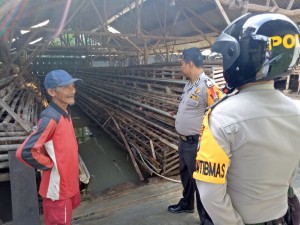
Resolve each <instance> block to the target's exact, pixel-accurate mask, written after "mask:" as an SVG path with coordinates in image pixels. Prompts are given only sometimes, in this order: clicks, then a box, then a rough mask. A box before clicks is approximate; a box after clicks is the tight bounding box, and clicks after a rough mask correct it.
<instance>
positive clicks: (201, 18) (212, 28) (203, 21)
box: [185, 6, 221, 33]
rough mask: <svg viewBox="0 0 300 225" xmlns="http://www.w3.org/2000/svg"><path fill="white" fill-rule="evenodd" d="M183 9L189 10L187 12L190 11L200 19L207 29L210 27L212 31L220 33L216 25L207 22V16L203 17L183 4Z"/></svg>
mask: <svg viewBox="0 0 300 225" xmlns="http://www.w3.org/2000/svg"><path fill="white" fill-rule="evenodd" d="M185 9H186V10H188V11H189V13H191V14H192V15H193V16H195V17H197V18H198V19H199V20H201V22H202V23H203V24H205V25H206V26H207V27H208V28H209V29H211V30H212V31H214V32H218V33H221V31H220V30H219V29H217V28H216V27H214V26H213V25H211V24H210V23H209V22H208V19H207V18H204V17H203V16H201V15H199V14H197V13H196V12H195V11H194V10H192V9H191V8H189V7H187V6H185Z"/></svg>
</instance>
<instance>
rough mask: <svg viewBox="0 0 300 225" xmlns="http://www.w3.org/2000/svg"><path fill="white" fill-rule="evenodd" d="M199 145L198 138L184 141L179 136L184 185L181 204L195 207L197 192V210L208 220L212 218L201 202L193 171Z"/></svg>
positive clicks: (201, 217) (180, 168) (181, 174)
mask: <svg viewBox="0 0 300 225" xmlns="http://www.w3.org/2000/svg"><path fill="white" fill-rule="evenodd" d="M197 147H198V140H187V141H183V140H181V138H179V146H178V153H179V173H180V178H181V183H182V186H183V192H182V196H183V197H182V198H181V199H180V201H179V204H181V205H182V206H184V207H188V208H194V202H195V192H196V203H197V211H198V214H199V216H200V219H201V220H203V219H204V218H205V217H206V218H207V219H208V220H210V218H209V216H208V215H206V212H205V209H204V207H203V205H202V203H201V200H200V196H199V192H198V188H197V186H196V182H195V180H194V178H193V172H194V171H195V169H196V155H197Z"/></svg>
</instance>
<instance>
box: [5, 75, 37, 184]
mask: <svg viewBox="0 0 300 225" xmlns="http://www.w3.org/2000/svg"><path fill="white" fill-rule="evenodd" d="M36 96H37V88H36V86H35V84H33V82H32V81H29V80H25V79H24V77H23V76H18V75H16V74H15V75H11V76H9V77H6V78H3V79H1V80H0V182H1V181H8V180H9V162H8V152H9V151H14V150H16V149H17V147H18V146H19V145H20V143H22V142H23V141H24V140H25V139H26V137H27V136H28V134H29V132H31V130H32V127H33V125H35V124H36V123H37V120H38V113H39V112H40V110H39V107H40V104H39V103H38V102H40V101H38V98H37V97H36Z"/></svg>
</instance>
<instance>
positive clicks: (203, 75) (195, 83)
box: [188, 71, 205, 87]
mask: <svg viewBox="0 0 300 225" xmlns="http://www.w3.org/2000/svg"><path fill="white" fill-rule="evenodd" d="M204 77H205V73H204V71H203V72H202V73H201V74H200V75H199V76H198V78H197V79H196V80H195V82H194V83H193V84H192V82H191V81H190V80H189V83H188V84H189V85H190V86H191V87H192V86H194V85H198V83H199V82H200V80H202V79H203V78H204Z"/></svg>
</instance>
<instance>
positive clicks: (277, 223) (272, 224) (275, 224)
mask: <svg viewBox="0 0 300 225" xmlns="http://www.w3.org/2000/svg"><path fill="white" fill-rule="evenodd" d="M245 225H287V223H286V222H285V220H284V217H280V218H279V219H276V220H271V221H268V222H264V223H254V224H245Z"/></svg>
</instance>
